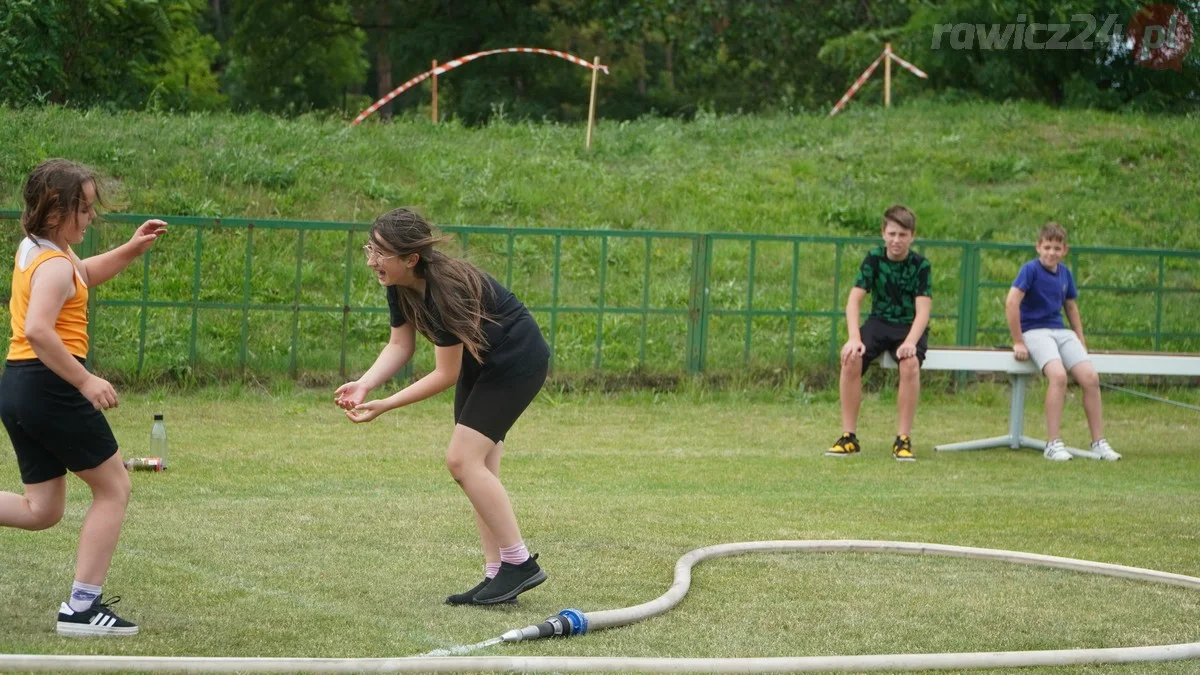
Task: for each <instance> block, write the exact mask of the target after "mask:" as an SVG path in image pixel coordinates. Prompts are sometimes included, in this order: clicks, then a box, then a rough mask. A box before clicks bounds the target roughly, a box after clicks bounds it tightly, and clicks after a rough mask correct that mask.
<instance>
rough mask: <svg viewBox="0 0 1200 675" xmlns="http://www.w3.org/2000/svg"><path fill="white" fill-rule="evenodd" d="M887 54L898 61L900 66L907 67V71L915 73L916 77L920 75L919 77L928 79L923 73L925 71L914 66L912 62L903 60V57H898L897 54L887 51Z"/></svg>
mask: <svg viewBox="0 0 1200 675" xmlns="http://www.w3.org/2000/svg"><path fill="white" fill-rule="evenodd" d="M888 55H889V56H891V57H892V60H893V61H895V62H896V63H899V64H900V65H901V66H904V67H905V68H907V69H908V72H910V73H912V74H913V75H916V76H917V77H920V78H925V79H929V76H928V75H926V74H925V71H923V70H921V69H920V68H918V67H916V66H914V65H913V64H911V63H909V62H908V61H905V60H904V59H902V58H900V57H899V56H896V55H895V54H894V53H892V52H888Z"/></svg>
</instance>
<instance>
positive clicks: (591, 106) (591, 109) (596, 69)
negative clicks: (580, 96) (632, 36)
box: [584, 56, 600, 150]
mask: <svg viewBox="0 0 1200 675" xmlns="http://www.w3.org/2000/svg"><path fill="white" fill-rule="evenodd" d="M599 75H600V57H599V56H597V57H596V58H595V59H594V60H593V61H592V97H591V100H590V101H589V102H588V127H587V142H586V143H585V144H584V148H585V149H587V150H591V149H592V125H594V124H595V123H596V79H597V77H599Z"/></svg>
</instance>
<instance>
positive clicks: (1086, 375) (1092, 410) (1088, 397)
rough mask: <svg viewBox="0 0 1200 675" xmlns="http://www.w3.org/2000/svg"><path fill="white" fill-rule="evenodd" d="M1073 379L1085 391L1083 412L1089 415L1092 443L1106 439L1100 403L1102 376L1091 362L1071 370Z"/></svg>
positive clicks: (1085, 362) (1078, 364) (1078, 365)
mask: <svg viewBox="0 0 1200 675" xmlns="http://www.w3.org/2000/svg"><path fill="white" fill-rule="evenodd" d="M1071 377H1073V378H1075V382H1077V383H1078V384H1079V387H1080V388H1081V389H1083V412H1084V414H1086V415H1087V421H1088V430H1089V431H1091V432H1092V442H1093V443H1095V442H1096V441H1098V440H1100V439H1101V438H1104V415H1103V406H1102V405H1101V403H1100V376H1099V375H1097V374H1096V369H1095V368H1094V367H1092V362H1091V361H1083V362H1082V363H1077V364H1075V367H1074V368H1072V369H1071Z"/></svg>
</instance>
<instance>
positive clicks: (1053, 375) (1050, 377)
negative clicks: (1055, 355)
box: [1042, 360, 1067, 441]
mask: <svg viewBox="0 0 1200 675" xmlns="http://www.w3.org/2000/svg"><path fill="white" fill-rule="evenodd" d="M1042 373H1044V374H1045V375H1046V440H1047V441H1052V440H1054V439H1056V438H1062V415H1063V405H1065V404H1066V400H1067V371H1065V370H1063V364H1062V361H1059V360H1054V361H1051V362H1050V363H1047V364H1046V367H1045V368H1042Z"/></svg>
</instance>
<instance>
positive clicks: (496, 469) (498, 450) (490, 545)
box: [471, 441, 504, 565]
mask: <svg viewBox="0 0 1200 675" xmlns="http://www.w3.org/2000/svg"><path fill="white" fill-rule="evenodd" d="M503 455H504V441H500V442H499V443H497V444H496V445H494V446H492V450H491V452H489V453H488V454H487V456H486V457H484V458H483V465H484V466H485V467H487V470H488V471H491V472H492V475H494V476H495V477H496V478H500V458H501V457H502V456H503ZM471 513H472V514H474V516H475V527H477V528H479V543H480V544H482V545H483V559H484V560H485V561H487V562H489V563H494V564H497V565H498V564H500V544H497V543H496V538H495V537H494V536H492V531H491V530H490V529H488V526H487V523H485V522H483V517H482V516H480V515H479V511H478V510H477V509H476V508H475V507H474V506H472V507H471Z"/></svg>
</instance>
